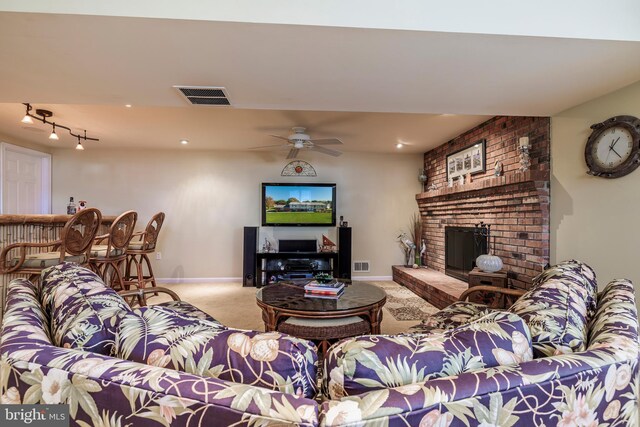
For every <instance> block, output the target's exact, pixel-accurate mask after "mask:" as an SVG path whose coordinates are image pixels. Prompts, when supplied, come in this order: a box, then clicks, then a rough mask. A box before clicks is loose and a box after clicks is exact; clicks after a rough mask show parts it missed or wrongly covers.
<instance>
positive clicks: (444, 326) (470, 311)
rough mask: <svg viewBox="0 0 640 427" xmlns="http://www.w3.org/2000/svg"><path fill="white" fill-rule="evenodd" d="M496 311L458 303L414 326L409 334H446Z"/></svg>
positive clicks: (480, 306)
mask: <svg viewBox="0 0 640 427" xmlns="http://www.w3.org/2000/svg"><path fill="white" fill-rule="evenodd" d="M494 311H498V310H496V309H492V308H489V307H487V306H486V305H484V304H478V303H475V302H469V301H458V302H454V303H453V304H451V305H450V306H448V307H445V308H443V309H442V310H440V311H438V312H437V313H434V314H432V315H431V316H429V318H427V319H425V320H423V321H422V322H420V323H419V324H417V325H415V326H412V327H411V328H410V329H409V331H408V332H409V333H413V334H428V333H433V332H444V331H448V330H450V329H455V328H457V327H458V326H461V325H464V324H466V323H469V322H473V321H474V320H476V319H479V318H480V317H482V316H485V315H487V314H489V313H492V312H494Z"/></svg>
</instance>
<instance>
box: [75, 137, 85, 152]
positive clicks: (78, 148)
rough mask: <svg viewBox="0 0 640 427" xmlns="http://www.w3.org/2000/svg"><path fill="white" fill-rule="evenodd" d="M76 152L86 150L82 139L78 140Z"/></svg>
mask: <svg viewBox="0 0 640 427" xmlns="http://www.w3.org/2000/svg"><path fill="white" fill-rule="evenodd" d="M76 150H84V147H83V146H82V142H80V139H78V145H76Z"/></svg>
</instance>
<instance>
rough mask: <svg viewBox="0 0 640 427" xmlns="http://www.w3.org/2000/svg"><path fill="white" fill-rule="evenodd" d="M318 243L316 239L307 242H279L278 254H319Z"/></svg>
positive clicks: (281, 240)
mask: <svg viewBox="0 0 640 427" xmlns="http://www.w3.org/2000/svg"><path fill="white" fill-rule="evenodd" d="M317 251H318V241H317V240H316V239H306V240H300V239H297V240H283V239H280V240H278V252H317Z"/></svg>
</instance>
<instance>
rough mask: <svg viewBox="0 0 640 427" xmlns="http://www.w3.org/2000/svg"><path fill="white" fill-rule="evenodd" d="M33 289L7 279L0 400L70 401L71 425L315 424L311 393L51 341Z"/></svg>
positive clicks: (0, 353) (0, 348)
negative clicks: (225, 378) (279, 389)
mask: <svg viewBox="0 0 640 427" xmlns="http://www.w3.org/2000/svg"><path fill="white" fill-rule="evenodd" d="M36 293H37V292H36V290H35V288H34V287H33V286H32V285H31V284H30V283H29V282H27V281H25V280H14V281H13V282H11V283H10V284H9V286H8V294H7V311H6V312H5V316H4V318H3V324H2V331H1V335H0V337H1V338H0V373H1V375H0V378H1V379H2V381H0V403H2V404H21V403H23V404H27V403H42V404H58V403H64V404H68V405H69V412H70V415H71V425H73V426H79V427H89V426H135V427H147V426H148V427H157V426H169V425H171V427H181V426H193V427H199V426H231V425H234V426H266V425H282V426H284V425H291V426H293V425H299V426H316V425H317V424H318V405H317V403H316V402H315V401H313V400H311V399H307V398H304V397H299V396H295V395H293V394H288V393H281V392H277V391H271V390H267V389H265V388H262V387H254V386H250V385H245V384H237V383H232V382H228V381H223V380H220V379H218V378H204V377H201V376H197V375H192V374H187V373H183V372H178V371H175V370H171V369H163V368H159V367H156V366H149V365H144V364H140V363H135V362H129V361H125V360H121V359H116V358H114V357H108V356H104V355H101V354H97V353H93V352H87V351H81V350H75V349H68V348H60V347H56V346H54V345H52V344H51V342H50V340H49V338H48V336H47V333H46V327H47V325H46V321H45V317H46V316H45V314H44V312H43V310H42V308H41V306H40V303H39V301H38V298H37V297H36Z"/></svg>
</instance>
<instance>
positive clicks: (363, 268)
mask: <svg viewBox="0 0 640 427" xmlns="http://www.w3.org/2000/svg"><path fill="white" fill-rule="evenodd" d="M370 264H371V262H370V261H354V262H353V272H354V273H369V272H370Z"/></svg>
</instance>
